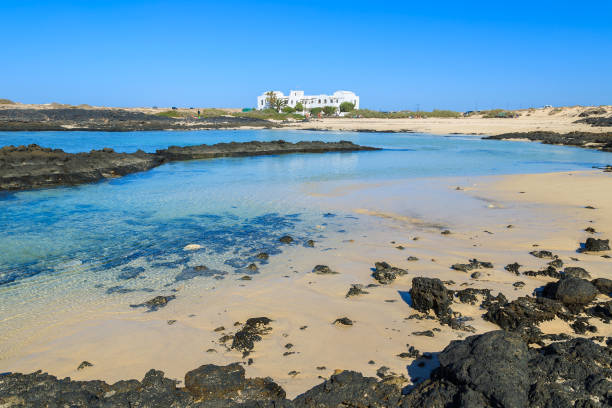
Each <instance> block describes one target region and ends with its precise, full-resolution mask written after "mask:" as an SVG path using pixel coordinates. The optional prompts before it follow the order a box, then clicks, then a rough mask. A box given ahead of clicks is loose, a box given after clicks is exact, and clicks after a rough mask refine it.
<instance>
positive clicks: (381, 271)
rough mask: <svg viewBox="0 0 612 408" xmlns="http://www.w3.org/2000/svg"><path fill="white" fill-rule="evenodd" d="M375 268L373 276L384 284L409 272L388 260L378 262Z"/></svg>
mask: <svg viewBox="0 0 612 408" xmlns="http://www.w3.org/2000/svg"><path fill="white" fill-rule="evenodd" d="M374 267H375V270H374V273H373V274H372V277H373V278H374V279H376V280H377V281H378V282H379V283H381V284H383V285H388V284H390V283H392V282H393V281H394V280H395V279H397V277H398V276H403V275H406V274H407V273H408V272H407V271H405V270H404V269H400V268H396V267H394V266H391V265H389V264H388V263H386V262H376V263H375V264H374Z"/></svg>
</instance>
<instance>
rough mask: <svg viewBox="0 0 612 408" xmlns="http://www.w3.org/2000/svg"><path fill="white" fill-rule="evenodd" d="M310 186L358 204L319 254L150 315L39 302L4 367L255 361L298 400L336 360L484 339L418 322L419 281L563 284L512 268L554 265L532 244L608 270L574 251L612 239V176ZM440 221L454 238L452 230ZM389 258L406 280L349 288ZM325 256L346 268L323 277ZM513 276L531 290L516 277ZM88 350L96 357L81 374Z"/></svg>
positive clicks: (109, 370) (290, 258)
mask: <svg viewBox="0 0 612 408" xmlns="http://www.w3.org/2000/svg"><path fill="white" fill-rule="evenodd" d="M303 189H304V190H305V191H306V192H307V193H308V194H309V195H311V196H313V197H316V199H317V200H320V201H321V204H322V205H323V206H325V207H327V208H331V209H336V210H337V211H342V212H349V213H351V214H353V215H354V216H355V217H356V219H355V221H354V223H353V228H352V229H351V230H350V231H348V233H346V234H335V235H331V236H330V238H329V239H326V240H324V241H322V242H317V243H316V246H315V248H314V249H306V248H303V247H300V246H292V247H289V248H288V249H287V250H285V251H284V252H283V253H282V254H280V255H276V256H274V257H271V258H270V263H269V264H267V265H263V266H261V271H262V272H264V273H261V274H259V275H254V276H253V277H252V280H245V281H240V282H239V284H236V283H237V282H236V281H235V278H230V279H226V280H224V281H217V282H214V283H207V284H206V288H203V287H202V286H201V285H199V284H197V282H191V283H188V284H185V285H184V286H182V287H180V288H179V291H178V292H177V293H176V294H177V298H176V300H173V301H172V302H170V303H168V305H167V306H166V307H164V308H161V309H159V310H158V311H156V312H152V313H146V312H143V311H142V310H139V309H130V308H129V307H127V305H128V304H130V303H135V302H141V301H143V300H145V298H147V297H148V296H147V294H143V293H135V294H128V295H126V296H125V297H124V298H122V303H119V304H117V301H116V299H112V300H111V299H109V298H108V297H101V298H90V299H86V301H85V300H83V299H82V298H79V299H80V300H77V301H75V302H72V303H70V306H69V307H67V304H66V300H65V299H63V298H62V296H61V289H58V298H57V299H56V301H53V302H51V303H40V304H33V305H31V307H32V310H31V311H30V312H29V316H25V317H24V318H23V319H22V320H21V322H20V326H19V327H12V330H10V332H9V331H5V332H4V334H3V338H2V344H3V346H2V355H1V356H0V358H1V361H2V369H3V370H4V371H20V372H31V371H35V370H38V369H43V370H45V371H48V372H50V373H53V374H54V375H57V376H58V377H64V376H70V377H71V378H73V379H79V380H81V379H82V380H85V379H103V380H107V381H111V382H112V381H117V380H121V379H129V378H142V376H143V375H144V373H145V372H146V371H147V370H148V369H150V368H152V367H154V368H156V369H160V370H162V371H164V372H165V373H166V375H167V376H168V377H170V378H176V379H177V380H178V381H182V378H183V375H184V373H185V372H186V371H187V370H190V369H192V368H194V367H197V366H198V365H200V364H208V363H214V364H229V363H232V362H236V361H245V369H246V373H247V376H251V377H254V376H259V377H265V376H270V377H272V378H273V379H274V381H276V382H277V383H278V384H279V385H281V386H282V387H283V388H284V389H285V390H286V391H287V395H288V397H294V396H296V395H298V394H300V393H302V392H304V391H305V390H306V389H308V388H310V387H312V386H314V385H316V384H318V383H320V382H321V381H322V378H329V376H330V375H331V374H333V373H334V370H347V369H349V370H356V371H359V372H362V373H364V375H368V376H375V375H376V371H377V369H378V368H380V367H381V366H386V367H389V368H390V369H391V370H392V371H393V372H395V373H397V374H403V375H406V376H408V373H407V372H406V371H407V366H409V365H410V363H411V361H412V359H411V358H401V357H398V354H400V353H402V352H405V351H406V350H407V343H408V344H409V345H410V346H413V347H414V348H416V349H418V350H420V351H421V352H432V353H435V352H439V351H441V350H442V349H444V347H446V346H447V345H448V343H449V342H450V341H451V340H455V339H460V338H465V337H466V336H468V335H471V334H472V333H468V332H463V331H458V330H453V329H451V328H450V327H448V326H445V325H440V323H439V322H438V321H437V320H435V319H433V320H428V319H422V316H424V315H422V314H419V313H418V312H417V311H416V310H414V309H413V308H412V307H410V305H409V304H408V303H409V302H408V299H409V298H408V292H409V290H410V289H411V282H412V279H413V278H414V277H418V276H425V277H437V278H440V279H441V280H442V281H445V282H446V283H447V286H448V288H450V289H454V290H460V289H464V288H478V289H482V288H484V289H491V292H492V294H497V293H498V292H502V293H504V294H505V296H506V297H507V298H508V299H509V300H512V299H515V298H517V297H519V296H525V295H530V294H531V293H532V292H533V291H534V289H536V288H538V287H541V286H542V285H544V284H545V283H546V282H550V281H553V280H554V279H552V278H546V277H528V276H516V275H515V274H513V273H511V272H508V271H506V270H504V266H505V265H507V264H510V263H513V262H518V263H519V264H521V265H523V269H524V270H527V269H534V270H537V269H541V268H542V267H545V266H546V262H547V260H545V259H538V258H536V257H533V256H532V255H530V254H529V252H530V251H533V250H534V249H538V250H540V249H541V250H544V249H545V250H549V251H552V252H553V253H554V254H556V255H558V256H559V258H560V259H561V260H563V262H564V263H565V265H566V266H580V267H583V268H585V269H586V270H588V271H589V273H590V275H591V277H592V278H599V277H608V278H609V277H610V272H609V270H610V262H611V261H610V259H607V258H603V257H601V256H599V255H596V254H578V253H577V252H576V251H577V249H578V248H579V245H580V243H581V242H584V240H585V239H586V238H587V236H591V235H590V234H588V233H586V232H585V231H584V229H585V228H586V227H593V228H595V230H596V231H597V232H596V233H595V235H594V236H596V237H603V238H608V237H609V235H610V234H611V233H612V179H611V178H610V173H603V172H601V171H577V172H563V173H552V174H528V175H527V174H526V175H512V176H487V177H455V178H425V179H420V180H418V181H416V182H415V180H405V181H404V180H394V181H388V182H384V183H370V184H368V183H360V184H354V183H333V182H332V183H323V184H321V183H308V184H305V185H304V186H303ZM425 192H427V194H425ZM449 202H452V203H453V205H452V206H449V205H448V203H449ZM585 206H592V207H594V209H588V208H585ZM441 209H444V211H441ZM443 230H449V231H450V234H447V235H445V234H441V231H443ZM196 244H197V243H196ZM313 251H314V252H313ZM408 257H416V258H418V260H408ZM472 258H477V259H478V260H481V261H489V262H492V263H493V265H494V267H493V268H492V269H484V270H482V271H481V272H482V273H481V275H480V277H478V278H472V277H471V276H470V274H469V273H465V272H461V271H457V270H452V269H450V266H451V265H452V264H455V263H458V262H467V261H468V259H472ZM379 261H386V262H388V263H389V264H391V265H393V266H397V267H400V268H403V269H406V270H407V271H408V274H407V275H405V276H401V277H399V278H398V279H397V280H396V281H394V282H393V283H392V284H389V285H380V286H376V287H371V288H365V290H366V291H367V292H369V293H367V294H363V295H361V296H357V297H351V298H346V297H345V295H346V294H347V291H348V290H349V288H350V287H351V285H352V284H363V285H364V287H365V286H367V285H368V284H373V283H376V282H375V281H374V280H373V279H372V277H371V274H372V270H371V268H373V266H374V263H375V262H379ZM318 264H321V265H327V266H329V267H330V268H331V269H332V270H333V271H336V272H338V273H337V274H331V275H317V274H314V273H312V270H313V267H314V266H315V265H318ZM517 281H522V282H524V285H523V286H518V287H517V286H514V285H513V284H515V282H517ZM213 288H214V289H213ZM203 289H209V290H206V291H204V290H203ZM599 298H601V299H602V300H603V298H605V296H604V295H599ZM452 308H453V310H455V311H459V312H460V313H461V314H462V315H463V316H465V317H467V318H469V319H472V320H469V321H468V323H469V325H471V326H473V328H474V329H475V333H484V332H487V331H491V330H496V329H498V328H499V327H498V326H497V325H495V324H493V323H491V322H488V321H485V320H483V318H482V313H483V311H482V310H481V309H479V307H478V305H470V304H464V303H460V302H458V301H457V300H455V301H454V302H453V305H452ZM43 310H45V311H46V313H45V315H46V316H49V315H52V316H53V318H52V319H51V320H46V321H40V320H39V319H38V318H37V315H38V312H42V311H43ZM51 312H53V313H51ZM259 316H265V317H268V318H270V319H272V323H271V324H270V326H271V328H272V331H271V332H270V333H269V334H267V335H265V336H263V339H262V341H260V342H257V343H256V345H255V349H254V351H253V352H252V353H251V354H250V355H249V356H248V358H252V359H253V360H252V362H250V363H249V362H248V361H247V358H245V359H242V357H241V355H240V353H239V352H238V351H235V350H230V349H229V348H227V347H226V346H225V345H223V344H222V343H221V342H220V338H221V337H222V336H223V335H224V334H230V333H235V332H236V331H237V328H238V327H237V326H236V325H235V323H236V322H240V323H244V322H245V321H246V319H248V318H251V317H259ZM411 316H413V317H412V318H411ZM414 316H417V317H418V316H421V319H417V318H414ZM342 317H348V318H350V319H351V320H352V321H353V324H352V326H343V325H340V324H333V322H334V321H335V320H336V319H338V318H342ZM591 323H592V324H594V325H596V326H597V335H600V336H612V329H611V328H610V326H609V325H605V324H602V323H601V322H597V321H596V320H595V319H591ZM4 324H9V325H11V322H4ZM540 328H541V329H542V331H543V332H544V333H568V334H572V335H573V336H578V335H576V334H573V331H572V329H571V328H570V327H569V325H568V323H567V322H564V321H562V320H560V319H558V318H557V319H555V320H553V321H549V322H545V323H543V324H541V325H540ZM427 330H433V334H434V337H427V336H422V335H417V334H414V333H415V332H424V331H427ZM587 336H590V335H587ZM83 360H87V361H90V362H92V363H93V367H88V368H86V369H84V370H77V366H78V365H79V363H80V362H81V361H83ZM435 364H436V361H435V359H434V360H431V361H430V363H428V364H427V365H426V366H424V367H422V370H423V372H422V375H425V374H426V373H428V372H429V370H430V369H431V367H433V366H435ZM410 375H411V376H412V377H416V376H417V373H415V372H411V373H410Z"/></svg>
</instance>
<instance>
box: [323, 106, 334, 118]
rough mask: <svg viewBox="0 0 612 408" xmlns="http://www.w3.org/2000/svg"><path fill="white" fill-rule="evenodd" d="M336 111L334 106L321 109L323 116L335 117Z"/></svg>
mask: <svg viewBox="0 0 612 408" xmlns="http://www.w3.org/2000/svg"><path fill="white" fill-rule="evenodd" d="M336 111H337V108H336V107H335V106H324V107H323V113H324V114H325V116H332V115H335V114H336Z"/></svg>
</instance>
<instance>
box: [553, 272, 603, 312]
mask: <svg viewBox="0 0 612 408" xmlns="http://www.w3.org/2000/svg"><path fill="white" fill-rule="evenodd" d="M543 293H544V296H546V297H548V298H551V299H556V300H559V301H561V302H562V303H563V304H564V305H566V306H573V305H586V304H587V303H589V302H591V301H592V300H593V299H595V296H597V293H598V290H597V288H596V287H595V286H593V284H592V283H591V282H589V281H587V280H584V279H579V278H573V277H568V278H565V279H561V280H559V281H557V282H551V283H549V284H547V285H546V286H545V287H544V292H543Z"/></svg>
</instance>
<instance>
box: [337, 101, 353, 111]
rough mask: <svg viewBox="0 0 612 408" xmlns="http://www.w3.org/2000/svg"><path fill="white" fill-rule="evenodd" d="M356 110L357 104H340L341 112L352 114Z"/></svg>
mask: <svg viewBox="0 0 612 408" xmlns="http://www.w3.org/2000/svg"><path fill="white" fill-rule="evenodd" d="M353 109H355V104H354V103H350V102H342V103H341V104H340V112H350V111H352V110H353Z"/></svg>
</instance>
